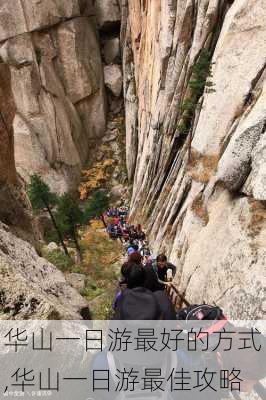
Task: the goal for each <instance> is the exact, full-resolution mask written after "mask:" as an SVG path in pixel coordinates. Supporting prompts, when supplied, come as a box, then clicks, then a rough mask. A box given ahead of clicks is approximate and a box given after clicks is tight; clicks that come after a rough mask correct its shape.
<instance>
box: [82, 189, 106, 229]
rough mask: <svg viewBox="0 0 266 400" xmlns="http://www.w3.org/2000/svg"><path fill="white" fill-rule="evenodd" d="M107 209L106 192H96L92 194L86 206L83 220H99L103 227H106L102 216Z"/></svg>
mask: <svg viewBox="0 0 266 400" xmlns="http://www.w3.org/2000/svg"><path fill="white" fill-rule="evenodd" d="M108 207H109V198H108V196H107V194H106V192H105V191H103V190H97V191H96V192H94V193H93V195H92V196H91V198H90V199H89V200H88V202H87V204H86V207H85V212H84V218H85V219H86V220H87V221H90V220H91V219H93V218H100V219H101V220H102V222H103V224H104V226H105V227H106V223H105V220H104V216H103V214H104V212H105V211H106V210H107V209H108Z"/></svg>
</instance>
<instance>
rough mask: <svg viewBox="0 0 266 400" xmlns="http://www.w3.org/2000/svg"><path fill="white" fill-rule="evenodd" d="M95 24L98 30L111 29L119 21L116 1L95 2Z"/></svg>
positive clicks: (96, 0) (118, 9) (119, 16)
mask: <svg viewBox="0 0 266 400" xmlns="http://www.w3.org/2000/svg"><path fill="white" fill-rule="evenodd" d="M94 6H95V10H96V17H97V22H98V25H99V28H100V29H104V30H107V29H111V28H112V26H113V25H114V24H117V23H119V22H120V20H121V15H120V8H119V2H118V0H104V1H102V0H95V2H94Z"/></svg>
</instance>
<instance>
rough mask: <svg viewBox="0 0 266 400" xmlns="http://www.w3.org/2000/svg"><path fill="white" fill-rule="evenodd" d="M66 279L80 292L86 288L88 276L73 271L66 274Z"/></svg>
mask: <svg viewBox="0 0 266 400" xmlns="http://www.w3.org/2000/svg"><path fill="white" fill-rule="evenodd" d="M66 281H67V282H68V283H69V284H70V285H71V286H72V287H73V288H74V289H77V290H78V291H79V292H82V290H83V289H84V288H85V281H86V276H85V275H84V274H78V273H74V272H73V273H71V274H67V275H66Z"/></svg>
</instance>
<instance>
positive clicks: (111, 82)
mask: <svg viewBox="0 0 266 400" xmlns="http://www.w3.org/2000/svg"><path fill="white" fill-rule="evenodd" d="M104 83H105V85H106V86H107V87H108V89H110V91H111V92H112V94H113V95H114V96H116V97H119V96H120V94H121V91H122V72H121V67H120V66H119V65H117V64H113V65H106V66H105V67H104Z"/></svg>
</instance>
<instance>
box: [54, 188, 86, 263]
mask: <svg viewBox="0 0 266 400" xmlns="http://www.w3.org/2000/svg"><path fill="white" fill-rule="evenodd" d="M83 218H84V217H83V213H82V211H81V210H80V208H79V205H78V202H77V200H76V199H75V198H74V197H72V196H71V195H69V194H67V193H66V194H64V195H63V196H61V197H60V199H59V202H58V207H57V213H56V221H57V224H58V226H59V228H60V230H61V232H62V233H63V235H65V236H66V237H68V238H70V239H72V240H73V241H74V243H75V246H76V249H77V251H78V255H79V258H80V259H82V253H81V248H80V245H79V237H78V232H77V226H78V225H79V224H82V222H83Z"/></svg>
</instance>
